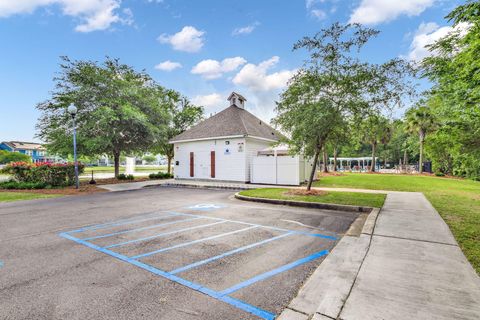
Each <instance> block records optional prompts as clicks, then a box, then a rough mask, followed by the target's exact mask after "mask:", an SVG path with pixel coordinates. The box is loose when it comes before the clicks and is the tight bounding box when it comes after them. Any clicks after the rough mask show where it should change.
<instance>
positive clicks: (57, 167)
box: [2, 162, 84, 187]
mask: <svg viewBox="0 0 480 320" xmlns="http://www.w3.org/2000/svg"><path fill="white" fill-rule="evenodd" d="M83 169H84V166H83V165H82V164H78V173H79V174H80V173H82V172H83ZM2 172H3V173H7V174H11V175H12V176H13V178H14V180H15V181H17V182H29V183H43V184H45V185H48V186H52V187H62V186H67V185H73V184H74V183H75V165H74V164H73V163H67V164H60V163H44V162H41V163H33V164H32V163H27V162H12V163H10V164H8V165H7V166H6V167H5V168H3V170H2Z"/></svg>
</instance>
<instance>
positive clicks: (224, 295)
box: [60, 212, 337, 320]
mask: <svg viewBox="0 0 480 320" xmlns="http://www.w3.org/2000/svg"><path fill="white" fill-rule="evenodd" d="M174 216H180V217H185V218H187V219H184V220H178V221H172V222H182V221H190V220H195V219H201V218H203V219H207V220H210V221H211V222H212V223H207V224H202V225H199V226H193V227H189V228H184V229H180V230H171V231H167V232H165V233H161V234H155V235H152V236H150V237H146V238H141V239H133V240H130V241H125V242H122V243H117V244H112V245H109V246H106V247H103V248H102V247H101V246H98V245H95V244H93V243H91V242H89V241H88V239H90V238H85V239H80V238H76V237H75V236H73V235H72V234H71V233H72V232H71V231H70V232H63V233H61V234H60V236H61V237H64V238H66V239H69V240H72V241H75V242H76V243H79V244H82V245H84V246H87V247H89V248H91V249H94V250H97V251H99V252H101V253H104V254H108V255H110V256H112V257H114V258H117V259H120V260H122V261H124V262H127V263H130V264H132V265H134V266H136V267H139V268H142V269H144V270H147V271H149V272H152V273H154V274H156V275H158V276H161V277H164V278H166V279H168V280H171V281H174V282H176V283H179V284H181V285H184V286H186V287H188V288H190V289H192V290H196V291H198V292H200V293H203V294H206V295H208V296H210V297H212V298H214V299H217V300H219V301H222V302H225V303H228V304H230V305H232V306H234V307H236V308H238V309H241V310H244V311H246V312H249V313H251V314H253V315H256V316H258V317H260V318H262V319H267V320H273V319H275V314H273V313H271V312H268V311H266V310H263V309H261V308H259V307H256V306H254V305H251V304H248V303H246V302H244V301H241V300H239V299H235V298H233V297H231V296H230V294H231V293H233V292H236V291H237V290H240V289H243V288H245V287H247V286H249V285H252V284H254V283H257V282H259V281H262V280H265V279H267V278H269V277H272V276H274V275H276V274H279V273H281V272H284V271H287V270H290V269H293V268H295V267H297V266H300V265H302V264H304V263H307V262H310V261H313V260H315V259H317V258H320V257H321V256H324V255H326V254H328V251H327V250H324V251H320V252H317V253H315V254H313V255H310V256H308V257H305V258H302V259H299V260H297V261H295V262H292V263H289V264H286V265H284V266H282V267H279V268H276V269H274V270H271V271H268V272H265V273H263V274H261V275H257V276H255V277H253V278H251V279H249V280H246V281H243V282H242V283H239V284H236V285H234V286H232V287H230V288H227V289H224V290H223V291H215V290H212V289H210V288H207V287H205V286H203V285H201V284H198V283H195V282H191V281H189V280H186V279H184V278H181V277H179V276H177V275H176V274H178V273H180V272H182V271H185V270H189V269H191V268H195V267H198V266H201V265H204V264H207V263H209V262H211V261H214V260H217V259H221V258H224V257H227V256H230V255H233V254H236V253H239V252H242V251H245V250H248V249H251V248H254V247H257V246H260V245H263V244H265V243H268V242H272V241H275V240H278V239H281V238H283V237H287V236H291V235H304V236H313V237H320V238H324V239H327V240H336V239H337V238H336V237H333V236H326V235H321V234H314V233H308V232H302V231H294V230H287V229H282V228H277V227H271V226H264V225H259V224H253V223H247V222H242V221H235V220H229V219H221V218H214V217H208V216H202V215H191V214H184V213H175V212H171V213H169V215H168V216H162V217H164V218H168V217H174ZM146 219H148V220H153V219H158V218H146ZM141 220H144V219H141ZM132 221H133V220H129V219H127V220H124V221H115V222H112V223H109V224H102V225H98V226H90V227H88V228H90V230H96V229H101V228H104V227H105V228H106V227H108V226H114V225H122V224H124V223H126V224H128V223H133V222H132ZM136 221H138V220H136ZM144 221H145V220H144ZM172 222H167V223H166V224H167V225H168V224H172V225H173V223H172ZM226 222H231V223H237V224H242V225H244V226H245V228H243V229H239V230H235V231H231V232H227V233H222V234H217V235H214V236H210V237H206V238H203V239H198V240H193V241H189V242H186V243H180V244H177V245H174V246H171V247H167V248H161V249H158V250H155V251H152V252H147V253H143V254H140V255H137V256H133V257H128V256H126V255H122V254H120V253H117V252H114V251H111V250H109V248H113V247H118V246H121V245H124V244H127V243H131V242H137V241H144V240H148V239H149V238H150V239H151V238H152V237H159V236H162V235H167V234H173V233H178V232H182V230H183V231H188V230H194V229H196V228H203V227H206V226H208V225H216V224H221V223H226ZM166 224H165V223H163V224H162V225H166ZM158 226H159V225H154V226H146V227H142V228H138V229H133V230H125V231H119V232H121V233H126V232H133V231H138V230H139V229H143V230H145V229H144V228H153V227H158ZM255 228H267V229H270V230H276V231H281V232H284V233H282V234H280V235H278V236H275V237H272V238H269V239H265V240H262V241H259V242H256V243H252V244H249V245H245V246H243V247H240V248H236V249H233V250H230V251H227V252H225V253H223V254H219V255H217V256H214V257H210V258H207V259H205V260H201V261H197V262H194V263H192V264H189V265H186V266H183V267H180V268H178V269H175V270H173V271H171V272H167V271H164V270H161V269H158V268H156V267H154V266H151V265H149V264H147V263H144V262H142V261H140V260H137V259H140V258H142V257H146V256H150V255H153V254H156V253H160V252H164V251H169V250H174V249H177V248H181V247H185V246H189V245H193V244H195V243H200V242H203V241H208V240H212V239H216V238H220V237H225V236H229V235H232V234H235V233H239V232H244V231H247V230H251V229H255ZM186 229H188V230H186ZM79 230H82V229H79ZM83 230H84V231H86V229H83ZM74 231H77V230H74ZM77 232H80V231H77ZM121 233H120V234H121ZM114 234H119V233H110V234H104V235H99V236H97V237H105V236H111V235H114ZM94 238H95V237H94ZM91 240H93V239H91Z"/></svg>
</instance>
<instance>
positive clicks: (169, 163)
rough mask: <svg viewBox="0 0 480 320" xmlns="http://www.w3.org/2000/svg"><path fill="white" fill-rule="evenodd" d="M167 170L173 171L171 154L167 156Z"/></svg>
mask: <svg viewBox="0 0 480 320" xmlns="http://www.w3.org/2000/svg"><path fill="white" fill-rule="evenodd" d="M167 163H168V164H167V172H168V174H170V173H171V171H172V157H171V156H167Z"/></svg>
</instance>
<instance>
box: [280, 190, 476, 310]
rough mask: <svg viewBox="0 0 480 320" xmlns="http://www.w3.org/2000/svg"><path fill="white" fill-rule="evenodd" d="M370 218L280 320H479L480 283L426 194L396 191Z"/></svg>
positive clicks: (336, 251) (341, 245)
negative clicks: (359, 234)
mask: <svg viewBox="0 0 480 320" xmlns="http://www.w3.org/2000/svg"><path fill="white" fill-rule="evenodd" d="M369 220H370V221H369ZM369 220H367V224H366V225H365V227H366V228H365V227H364V232H362V235H361V236H360V237H358V238H354V237H348V236H346V237H344V238H343V239H342V240H341V241H340V242H339V243H338V244H337V246H336V247H335V249H334V250H333V252H332V253H331V255H330V256H329V257H328V258H327V259H325V261H324V262H323V263H322V264H321V265H320V267H319V268H318V269H317V270H316V271H315V273H314V274H313V275H312V277H311V278H310V279H309V281H308V282H307V283H306V285H305V286H304V287H303V288H302V289H301V290H300V292H299V294H298V296H297V297H296V298H295V299H294V300H293V301H292V302H291V303H290V305H289V306H288V308H287V309H286V310H285V312H284V314H282V316H281V317H280V318H279V320H284V319H285V320H286V319H299V320H302V319H303V320H306V319H310V318H309V317H313V318H312V319H315V320H319V319H342V320H357V319H358V320H360V319H361V320H369V319H445V320H446V319H472V320H473V319H480V279H479V277H478V275H477V274H476V273H475V271H474V269H473V268H472V266H471V265H470V264H469V263H468V261H467V259H466V258H465V256H464V255H463V253H462V251H461V250H460V248H459V247H458V245H457V243H456V241H455V239H454V238H453V236H452V234H451V232H450V230H449V229H448V226H447V225H446V224H445V222H444V221H443V220H442V218H441V217H440V216H439V214H438V213H437V212H436V210H435V209H434V208H433V207H432V205H431V204H430V203H429V202H428V200H427V199H426V198H425V196H424V195H423V194H422V193H414V192H411V193H407V192H402V193H400V192H391V193H389V194H388V195H387V199H386V202H385V205H384V207H383V208H382V209H381V211H380V213H379V215H378V218H377V219H376V223H375V219H370V217H369ZM371 227H373V228H371ZM365 229H370V230H371V231H366V232H365Z"/></svg>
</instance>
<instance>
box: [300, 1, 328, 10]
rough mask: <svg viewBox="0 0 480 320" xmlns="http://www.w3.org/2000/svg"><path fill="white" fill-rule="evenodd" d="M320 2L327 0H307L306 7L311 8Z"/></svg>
mask: <svg viewBox="0 0 480 320" xmlns="http://www.w3.org/2000/svg"><path fill="white" fill-rule="evenodd" d="M319 2H322V3H323V2H325V0H306V1H305V7H306V8H307V9H311V8H312V7H313V6H314V5H316V4H317V3H319Z"/></svg>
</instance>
